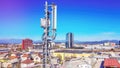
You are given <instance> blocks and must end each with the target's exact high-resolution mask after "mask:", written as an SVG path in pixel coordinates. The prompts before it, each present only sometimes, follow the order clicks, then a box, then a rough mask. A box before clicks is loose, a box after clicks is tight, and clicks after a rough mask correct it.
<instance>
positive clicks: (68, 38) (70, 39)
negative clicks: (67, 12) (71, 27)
mask: <svg viewBox="0 0 120 68" xmlns="http://www.w3.org/2000/svg"><path fill="white" fill-rule="evenodd" d="M73 45H74V37H73V33H67V34H66V48H72V47H73Z"/></svg>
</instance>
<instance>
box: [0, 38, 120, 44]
mask: <svg viewBox="0 0 120 68" xmlns="http://www.w3.org/2000/svg"><path fill="white" fill-rule="evenodd" d="M54 42H55V43H65V42H66V40H55V41H54ZM105 42H114V43H116V44H118V43H119V41H118V40H102V41H78V40H74V43H75V44H103V43H105ZM20 43H22V39H0V44H20ZM33 43H42V41H41V40H37V41H33Z"/></svg>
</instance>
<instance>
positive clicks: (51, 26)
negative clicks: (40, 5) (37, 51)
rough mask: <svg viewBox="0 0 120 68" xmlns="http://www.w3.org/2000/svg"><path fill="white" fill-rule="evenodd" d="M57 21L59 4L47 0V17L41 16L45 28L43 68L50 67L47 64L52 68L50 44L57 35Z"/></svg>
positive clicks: (43, 36)
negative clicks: (49, 2)
mask: <svg viewBox="0 0 120 68" xmlns="http://www.w3.org/2000/svg"><path fill="white" fill-rule="evenodd" d="M50 10H51V11H50ZM56 23H57V6H56V5H55V4H54V3H52V4H50V5H48V2H47V1H46V2H45V17H44V18H41V27H42V28H43V29H44V33H43V35H42V41H43V68H48V67H47V65H50V68H52V63H51V55H50V49H51V47H50V44H51V41H53V40H54V39H55V37H56ZM48 61H49V63H48Z"/></svg>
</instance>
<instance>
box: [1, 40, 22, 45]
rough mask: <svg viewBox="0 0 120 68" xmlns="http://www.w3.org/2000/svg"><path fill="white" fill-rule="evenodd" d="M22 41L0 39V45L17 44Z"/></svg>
mask: <svg viewBox="0 0 120 68" xmlns="http://www.w3.org/2000/svg"><path fill="white" fill-rule="evenodd" d="M21 42H22V39H0V44H19V43H21Z"/></svg>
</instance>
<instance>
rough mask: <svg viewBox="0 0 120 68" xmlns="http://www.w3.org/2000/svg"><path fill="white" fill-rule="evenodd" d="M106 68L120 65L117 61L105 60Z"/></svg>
mask: <svg viewBox="0 0 120 68" xmlns="http://www.w3.org/2000/svg"><path fill="white" fill-rule="evenodd" d="M104 66H105V67H114V66H115V67H120V64H119V62H118V60H117V59H109V58H108V59H105V60H104Z"/></svg>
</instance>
